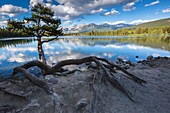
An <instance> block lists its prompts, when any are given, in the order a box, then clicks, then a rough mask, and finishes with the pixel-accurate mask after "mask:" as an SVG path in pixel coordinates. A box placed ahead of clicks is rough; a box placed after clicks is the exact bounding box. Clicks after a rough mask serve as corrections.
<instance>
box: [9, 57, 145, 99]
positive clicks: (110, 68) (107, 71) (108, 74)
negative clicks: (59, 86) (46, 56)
mask: <svg viewBox="0 0 170 113" xmlns="http://www.w3.org/2000/svg"><path fill="white" fill-rule="evenodd" d="M88 62H95V63H96V65H97V66H98V67H99V68H100V69H101V70H102V71H103V72H104V75H102V76H101V80H102V81H105V82H106V81H108V82H109V83H110V84H111V85H112V86H114V87H115V88H117V89H118V90H119V91H121V92H122V93H123V94H125V95H126V96H127V97H128V98H129V99H130V100H132V101H133V99H132V98H131V96H130V95H129V92H128V91H127V90H126V89H125V88H124V87H123V86H122V85H121V84H120V83H119V82H118V81H117V80H116V79H115V78H114V76H113V75H114V73H115V70H114V68H117V69H118V70H120V71H122V72H123V73H125V75H124V76H126V77H127V78H129V79H131V80H133V81H134V82H137V83H139V84H143V83H146V81H145V80H143V79H140V78H138V77H137V76H135V75H133V74H131V73H129V72H128V71H126V70H125V69H124V68H122V67H120V66H118V65H116V64H114V63H112V62H110V61H108V60H107V59H104V58H99V57H96V56H89V57H85V58H81V59H70V60H64V61H61V62H59V63H57V64H56V65H54V66H52V67H50V66H48V65H47V64H45V63H42V62H40V61H31V62H28V63H26V64H24V65H22V66H20V67H16V68H14V71H13V74H12V76H14V75H15V74H17V73H22V74H24V75H25V76H26V78H27V79H29V80H30V81H31V82H33V83H34V84H36V85H38V86H39V87H41V88H43V89H44V90H45V91H46V92H47V93H49V94H53V93H54V91H53V89H52V87H51V86H49V85H48V84H47V83H46V82H44V81H42V80H40V79H39V78H38V77H36V76H35V75H33V74H31V73H30V72H28V70H27V69H28V68H30V67H33V66H37V67H39V68H41V69H42V70H43V72H44V74H45V75H47V74H54V73H56V72H59V71H61V70H62V67H64V66H67V65H79V64H83V63H88Z"/></svg>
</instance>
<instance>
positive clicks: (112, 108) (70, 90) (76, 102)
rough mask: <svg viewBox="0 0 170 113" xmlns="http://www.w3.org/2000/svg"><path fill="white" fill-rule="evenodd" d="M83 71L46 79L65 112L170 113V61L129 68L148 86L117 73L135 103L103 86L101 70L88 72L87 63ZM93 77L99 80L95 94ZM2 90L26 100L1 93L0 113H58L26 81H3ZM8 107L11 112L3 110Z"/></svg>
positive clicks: (109, 87)
mask: <svg viewBox="0 0 170 113" xmlns="http://www.w3.org/2000/svg"><path fill="white" fill-rule="evenodd" d="M74 68H77V66H76V67H74ZM79 69H80V70H82V72H80V71H76V72H75V73H73V74H70V75H67V76H66V77H64V76H60V77H59V76H54V75H48V76H47V77H46V78H48V80H47V82H49V84H51V85H52V86H53V88H54V90H55V92H56V93H57V94H58V95H59V99H60V102H61V103H62V106H61V109H62V112H63V113H170V109H169V108H170V58H155V59H152V60H150V61H142V62H140V63H138V64H135V66H130V67H129V69H128V71H129V72H131V73H133V74H134V75H136V76H138V77H140V78H143V79H144V80H146V81H147V83H146V84H144V85H139V84H137V83H135V82H133V81H131V80H129V79H127V78H125V77H124V76H122V74H123V73H122V72H120V71H117V73H115V77H116V78H117V80H118V81H119V82H120V83H121V84H122V85H123V86H124V87H125V88H126V89H127V90H128V91H129V92H130V94H131V96H132V98H133V99H134V101H135V102H132V101H131V100H129V98H127V97H126V96H125V95H124V94H122V93H121V92H120V91H118V90H117V89H115V88H113V87H112V86H111V85H110V84H104V83H100V81H98V77H100V76H101V75H103V72H102V71H101V70H94V69H92V68H89V69H87V65H85V64H83V65H80V66H79ZM93 76H95V77H96V79H95V82H94V89H95V91H96V92H95V93H94V92H93V87H92V81H94V80H93ZM56 81H57V82H56ZM0 88H5V89H6V90H8V91H10V92H14V93H17V94H20V95H24V96H26V100H25V99H23V98H21V97H16V96H11V95H9V94H7V93H4V92H3V91H1V90H0V113H5V111H6V112H7V113H15V112H18V113H55V111H54V105H53V104H54V103H53V101H52V97H51V96H49V95H48V94H47V93H46V92H44V90H43V89H41V88H39V87H38V86H35V85H33V84H32V83H30V82H29V81H28V80H25V79H24V78H20V80H17V82H16V83H14V82H11V81H4V82H0ZM94 97H95V98H94ZM94 100H95V101H94ZM93 102H94V104H93ZM5 106H7V107H6V108H8V109H5V110H3V109H4V108H5Z"/></svg>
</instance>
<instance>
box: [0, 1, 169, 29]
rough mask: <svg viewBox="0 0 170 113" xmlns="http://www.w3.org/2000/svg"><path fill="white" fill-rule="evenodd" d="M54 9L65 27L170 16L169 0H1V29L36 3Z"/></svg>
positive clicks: (132, 22)
mask: <svg viewBox="0 0 170 113" xmlns="http://www.w3.org/2000/svg"><path fill="white" fill-rule="evenodd" d="M38 2H39V3H41V4H43V5H44V6H47V7H49V8H51V9H52V10H53V11H54V14H55V17H56V18H60V19H61V20H62V26H73V25H80V24H88V23H95V24H103V23H109V24H116V23H127V24H139V23H143V22H148V21H152V20H157V19H162V18H169V17H170V0H1V1H0V26H5V24H6V22H7V21H6V20H7V19H9V18H14V19H16V20H22V19H23V17H24V16H25V17H29V16H30V8H31V7H32V6H33V5H35V4H36V3H38Z"/></svg>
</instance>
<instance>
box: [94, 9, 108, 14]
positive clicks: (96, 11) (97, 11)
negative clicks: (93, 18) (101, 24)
mask: <svg viewBox="0 0 170 113" xmlns="http://www.w3.org/2000/svg"><path fill="white" fill-rule="evenodd" d="M104 11H106V10H105V9H103V8H100V9H98V10H92V11H91V14H96V13H101V12H104Z"/></svg>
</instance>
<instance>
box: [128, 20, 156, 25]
mask: <svg viewBox="0 0 170 113" xmlns="http://www.w3.org/2000/svg"><path fill="white" fill-rule="evenodd" d="M150 21H154V20H142V19H138V20H134V21H131V22H130V23H129V24H133V25H137V24H141V23H145V22H150Z"/></svg>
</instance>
